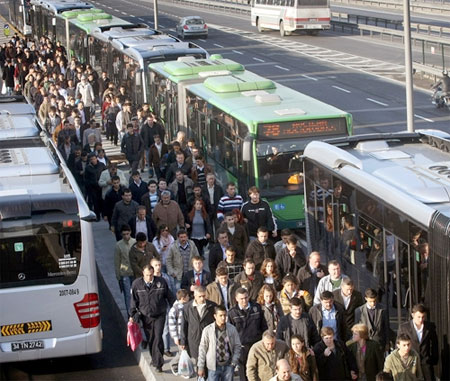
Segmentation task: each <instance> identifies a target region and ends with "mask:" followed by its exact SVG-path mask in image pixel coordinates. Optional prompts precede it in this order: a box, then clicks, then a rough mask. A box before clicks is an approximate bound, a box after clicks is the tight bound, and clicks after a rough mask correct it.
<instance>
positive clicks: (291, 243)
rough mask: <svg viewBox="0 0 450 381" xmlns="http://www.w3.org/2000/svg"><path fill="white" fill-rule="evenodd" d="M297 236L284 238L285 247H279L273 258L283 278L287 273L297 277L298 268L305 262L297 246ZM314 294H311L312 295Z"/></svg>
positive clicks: (301, 251) (303, 255)
mask: <svg viewBox="0 0 450 381" xmlns="http://www.w3.org/2000/svg"><path fill="white" fill-rule="evenodd" d="M297 242H298V241H297V237H295V236H294V235H291V236H289V237H288V238H287V239H286V247H285V248H283V249H281V250H280V252H279V253H278V254H277V256H276V258H275V263H276V264H277V266H278V271H279V272H280V277H281V278H284V277H285V276H286V275H288V274H292V275H293V276H295V277H297V274H298V272H299V271H300V268H301V267H302V266H304V265H305V264H306V259H305V254H304V253H303V250H302V249H300V248H299V247H298V246H297ZM313 295H314V294H311V296H313Z"/></svg>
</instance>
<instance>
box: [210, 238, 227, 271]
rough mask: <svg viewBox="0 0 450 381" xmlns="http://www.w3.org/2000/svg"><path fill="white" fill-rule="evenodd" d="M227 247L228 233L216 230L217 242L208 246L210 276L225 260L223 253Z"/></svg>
mask: <svg viewBox="0 0 450 381" xmlns="http://www.w3.org/2000/svg"><path fill="white" fill-rule="evenodd" d="M228 246H229V237H228V232H227V231H226V230H223V229H219V230H217V242H216V243H215V244H214V245H210V246H209V247H210V249H209V271H211V274H215V273H216V269H217V266H218V265H219V263H220V262H222V261H223V260H224V259H225V258H226V254H225V253H226V250H227V247H228Z"/></svg>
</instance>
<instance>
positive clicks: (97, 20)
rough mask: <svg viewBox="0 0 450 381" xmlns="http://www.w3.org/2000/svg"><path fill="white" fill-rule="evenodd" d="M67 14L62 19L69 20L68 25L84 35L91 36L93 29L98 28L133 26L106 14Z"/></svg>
mask: <svg viewBox="0 0 450 381" xmlns="http://www.w3.org/2000/svg"><path fill="white" fill-rule="evenodd" d="M74 16H75V14H72V13H69V14H66V13H64V14H63V17H66V18H69V19H70V23H71V24H73V25H75V26H77V27H78V28H80V29H81V30H84V31H85V32H86V33H88V34H91V33H92V31H93V30H94V29H95V28H98V27H100V26H108V27H112V26H127V25H133V24H132V23H130V22H128V21H125V20H122V19H120V18H118V17H115V16H112V15H110V14H108V13H104V12H94V13H90V12H82V13H79V14H78V15H76V17H74Z"/></svg>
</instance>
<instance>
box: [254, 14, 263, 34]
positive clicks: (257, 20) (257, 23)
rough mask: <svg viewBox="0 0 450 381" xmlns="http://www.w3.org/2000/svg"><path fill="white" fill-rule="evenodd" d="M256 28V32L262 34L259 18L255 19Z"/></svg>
mask: <svg viewBox="0 0 450 381" xmlns="http://www.w3.org/2000/svg"><path fill="white" fill-rule="evenodd" d="M256 27H257V28H258V32H259V33H262V32H264V28H263V27H262V26H261V24H260V23H259V17H258V18H257V19H256Z"/></svg>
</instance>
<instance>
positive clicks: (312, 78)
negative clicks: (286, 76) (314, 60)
mask: <svg viewBox="0 0 450 381" xmlns="http://www.w3.org/2000/svg"><path fill="white" fill-rule="evenodd" d="M302 77H303V78H307V79H310V80H311V81H318V79H317V78H314V77H310V76H309V75H306V74H302Z"/></svg>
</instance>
